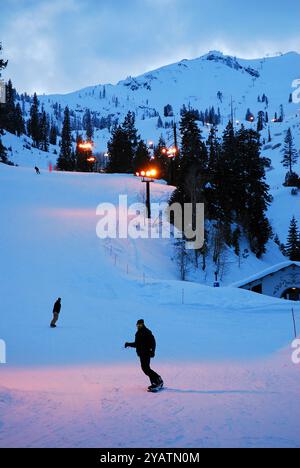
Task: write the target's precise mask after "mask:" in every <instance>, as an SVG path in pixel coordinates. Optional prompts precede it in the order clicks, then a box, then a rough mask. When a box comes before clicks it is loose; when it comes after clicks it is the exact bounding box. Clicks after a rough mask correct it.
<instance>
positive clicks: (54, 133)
mask: <svg viewBox="0 0 300 468" xmlns="http://www.w3.org/2000/svg"><path fill="white" fill-rule="evenodd" d="M57 133H58V131H57V127H56V125H55V124H54V123H53V122H52V123H51V127H50V135H49V143H50V145H54V146H56V145H57Z"/></svg>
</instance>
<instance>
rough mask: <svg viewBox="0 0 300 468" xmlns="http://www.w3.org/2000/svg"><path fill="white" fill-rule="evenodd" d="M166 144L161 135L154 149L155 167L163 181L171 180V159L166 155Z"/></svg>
mask: <svg viewBox="0 0 300 468" xmlns="http://www.w3.org/2000/svg"><path fill="white" fill-rule="evenodd" d="M165 150H166V142H165V140H164V138H163V136H162V135H161V136H160V138H159V141H158V144H157V146H156V147H155V149H154V160H153V166H154V167H155V168H156V169H157V171H158V173H159V177H160V178H161V179H165V180H166V181H168V180H169V170H170V158H168V156H167V154H165Z"/></svg>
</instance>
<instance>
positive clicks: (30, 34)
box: [0, 0, 300, 93]
mask: <svg viewBox="0 0 300 468" xmlns="http://www.w3.org/2000/svg"><path fill="white" fill-rule="evenodd" d="M7 3H9V5H7ZM2 10H3V14H1V18H0V30H1V31H2V41H3V45H4V49H5V56H6V57H8V58H9V67H8V69H7V72H6V75H9V76H11V77H12V79H13V82H14V84H15V85H16V86H17V88H18V89H19V90H20V91H23V90H27V91H28V92H33V91H38V92H39V93H42V92H45V93H49V92H69V91H74V90H76V89H79V88H81V87H84V86H88V85H93V84H97V83H106V82H117V81H118V80H120V79H124V78H125V77H126V76H128V75H137V74H141V73H143V72H145V71H148V70H151V69H153V68H156V67H159V66H162V65H166V64H168V63H172V62H175V61H177V60H181V59H183V58H194V57H197V56H199V55H201V54H204V53H206V52H208V51H209V50H212V49H219V50H221V51H223V52H224V53H229V54H232V55H236V56H240V57H246V58H253V57H259V56H264V55H266V54H267V53H269V54H272V53H274V52H277V51H279V50H280V51H282V52H285V51H288V50H296V51H299V52H300V40H299V36H300V34H299V32H298V31H299V27H298V21H299V16H300V15H299V13H300V11H299V10H300V3H299V2H298V0H297V1H294V0H291V1H290V2H289V8H287V7H286V5H283V4H282V2H281V1H279V0H272V1H271V0H265V1H264V2H260V1H258V0H252V2H251V4H247V7H246V8H245V7H242V6H241V2H239V1H235V0H232V1H231V2H228V1H225V0H215V1H214V2H207V1H204V0H113V1H111V0H97V1H96V0H64V1H63V2H62V1H58V0H26V1H25V0H11V1H10V2H6V3H5V4H4V6H3V8H2Z"/></svg>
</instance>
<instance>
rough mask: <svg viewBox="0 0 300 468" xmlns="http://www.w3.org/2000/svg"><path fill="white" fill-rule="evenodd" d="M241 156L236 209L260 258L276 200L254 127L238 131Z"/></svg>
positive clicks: (268, 236) (238, 217)
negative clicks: (271, 191) (269, 217)
mask: <svg viewBox="0 0 300 468" xmlns="http://www.w3.org/2000/svg"><path fill="white" fill-rule="evenodd" d="M237 144H238V153H239V158H240V167H239V177H238V179H237V180H236V184H235V186H236V189H237V192H236V195H235V198H236V213H237V220H238V221H239V222H240V223H241V224H242V226H243V228H244V230H245V232H246V234H247V236H248V239H249V242H250V246H251V249H252V251H253V252H254V253H255V254H256V256H257V257H258V258H260V257H261V256H262V255H263V254H264V253H265V252H266V244H267V242H268V241H269V239H270V237H271V234H272V229H271V226H270V223H269V221H268V219H267V217H266V212H267V209H268V206H269V205H270V203H271V201H272V197H271V196H270V193H269V190H270V187H269V186H268V185H267V183H266V173H265V167H266V165H267V160H266V159H265V158H262V157H261V156H260V148H261V143H260V135H259V133H258V132H255V131H254V130H246V129H244V128H243V127H242V129H241V130H240V131H239V132H238V134H237Z"/></svg>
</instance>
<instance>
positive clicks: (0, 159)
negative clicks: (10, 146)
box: [0, 137, 8, 164]
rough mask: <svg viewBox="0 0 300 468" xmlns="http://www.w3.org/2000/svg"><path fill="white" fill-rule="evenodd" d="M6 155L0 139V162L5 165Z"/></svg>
mask: <svg viewBox="0 0 300 468" xmlns="http://www.w3.org/2000/svg"><path fill="white" fill-rule="evenodd" d="M7 161H8V160H7V154H6V148H5V147H4V146H3V144H2V140H1V137H0V162H1V163H4V164H6V163H7Z"/></svg>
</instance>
